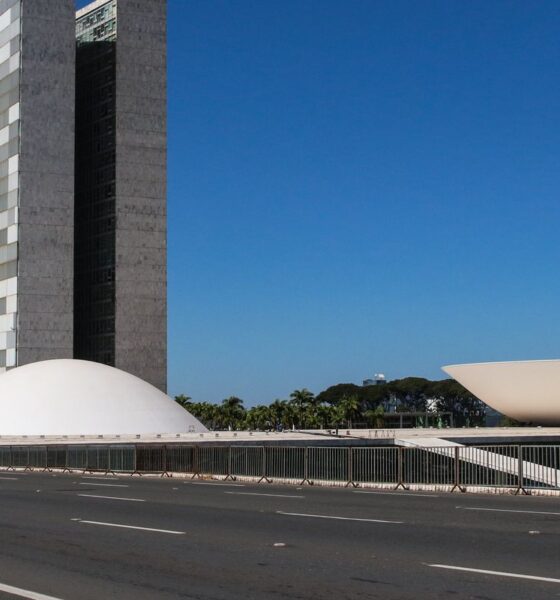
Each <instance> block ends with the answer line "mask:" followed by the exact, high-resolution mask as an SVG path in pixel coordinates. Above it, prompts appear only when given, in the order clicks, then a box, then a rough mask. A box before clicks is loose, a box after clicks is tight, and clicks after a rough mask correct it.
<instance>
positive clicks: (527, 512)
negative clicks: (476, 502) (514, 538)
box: [455, 506, 560, 515]
mask: <svg viewBox="0 0 560 600" xmlns="http://www.w3.org/2000/svg"><path fill="white" fill-rule="evenodd" d="M455 508H458V509H460V510H483V511H488V512H505V513H524V514H527V515H560V512H550V511H544V510H514V509H510V508H483V507H482V506H456V507H455Z"/></svg>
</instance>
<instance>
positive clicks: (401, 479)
mask: <svg viewBox="0 0 560 600" xmlns="http://www.w3.org/2000/svg"><path fill="white" fill-rule="evenodd" d="M401 417H402V415H401ZM403 466H404V448H403V447H402V446H399V450H398V453H397V472H398V479H399V481H398V483H397V485H396V486H395V488H394V489H395V490H398V489H399V488H400V487H402V489H403V490H408V488H407V487H406V486H405V484H404V468H403Z"/></svg>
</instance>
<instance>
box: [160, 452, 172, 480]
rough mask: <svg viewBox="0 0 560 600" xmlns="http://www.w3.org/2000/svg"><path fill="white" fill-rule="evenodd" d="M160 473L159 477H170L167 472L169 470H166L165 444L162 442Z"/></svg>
mask: <svg viewBox="0 0 560 600" xmlns="http://www.w3.org/2000/svg"><path fill="white" fill-rule="evenodd" d="M161 451H162V463H163V464H162V465H161V466H162V469H163V471H162V473H161V477H171V475H170V474H169V471H168V470H167V445H166V444H164V445H163V448H162V450H161Z"/></svg>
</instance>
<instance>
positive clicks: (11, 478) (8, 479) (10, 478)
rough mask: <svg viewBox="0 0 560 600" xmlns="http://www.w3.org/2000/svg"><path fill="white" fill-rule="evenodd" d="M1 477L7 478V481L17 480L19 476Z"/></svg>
mask: <svg viewBox="0 0 560 600" xmlns="http://www.w3.org/2000/svg"><path fill="white" fill-rule="evenodd" d="M0 479H5V480H6V481H17V480H18V479H19V477H1V476H0Z"/></svg>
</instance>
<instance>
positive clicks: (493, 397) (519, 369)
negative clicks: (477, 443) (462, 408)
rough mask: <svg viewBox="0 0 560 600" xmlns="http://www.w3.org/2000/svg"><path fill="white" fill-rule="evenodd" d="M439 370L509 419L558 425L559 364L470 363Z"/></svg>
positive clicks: (543, 361) (547, 361)
mask: <svg viewBox="0 0 560 600" xmlns="http://www.w3.org/2000/svg"><path fill="white" fill-rule="evenodd" d="M442 369H443V370H444V371H445V372H446V373H448V374H449V375H451V377H453V378H454V379H456V380H457V381H458V382H459V383H460V384H462V385H463V386H465V387H466V388H467V389H468V390H469V391H471V392H472V393H473V394H474V395H475V396H476V397H477V398H480V399H481V400H482V401H483V402H485V403H486V404H488V406H491V407H492V408H494V409H496V410H497V411H499V412H501V413H502V414H504V415H507V416H508V417H511V418H512V419H516V420H518V421H523V422H529V423H536V424H540V425H560V360H524V361H511V362H492V363H473V364H465V365H449V366H447V367H442Z"/></svg>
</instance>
